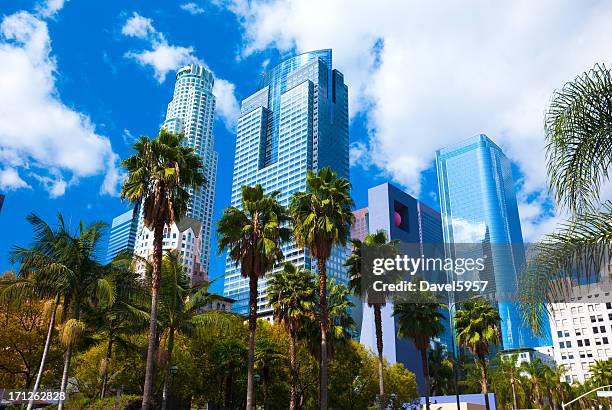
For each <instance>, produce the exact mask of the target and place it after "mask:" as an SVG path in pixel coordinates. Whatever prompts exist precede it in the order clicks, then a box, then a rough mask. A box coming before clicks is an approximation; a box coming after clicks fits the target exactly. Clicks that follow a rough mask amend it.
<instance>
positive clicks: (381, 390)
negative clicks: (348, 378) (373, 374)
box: [374, 304, 385, 410]
mask: <svg viewBox="0 0 612 410" xmlns="http://www.w3.org/2000/svg"><path fill="white" fill-rule="evenodd" d="M374 326H375V328H376V349H378V396H379V399H378V408H379V409H380V410H383V409H384V408H385V369H384V359H383V338H382V337H383V334H382V317H381V311H380V304H375V305H374Z"/></svg>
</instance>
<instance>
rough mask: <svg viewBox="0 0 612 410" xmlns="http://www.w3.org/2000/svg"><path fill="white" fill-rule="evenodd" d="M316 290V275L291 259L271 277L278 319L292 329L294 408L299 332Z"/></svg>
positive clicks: (270, 290)
mask: <svg viewBox="0 0 612 410" xmlns="http://www.w3.org/2000/svg"><path fill="white" fill-rule="evenodd" d="M314 291H315V288H314V276H313V275H312V274H311V273H310V271H308V270H306V269H304V268H296V266H295V265H294V264H292V263H289V262H287V263H285V265H284V267H283V270H281V271H280V272H278V273H276V274H273V275H272V277H271V279H270V280H269V281H268V298H269V300H270V306H272V309H273V310H274V317H275V320H276V321H278V323H280V324H281V325H282V326H283V327H284V328H285V330H287V332H288V333H289V374H290V375H291V379H290V386H291V387H290V401H289V409H290V410H295V408H296V405H297V377H298V375H297V367H296V360H297V359H296V354H297V353H296V348H297V347H296V343H297V333H298V330H299V329H300V325H301V324H302V319H303V318H308V317H311V316H312V313H313V312H312V309H313V296H314Z"/></svg>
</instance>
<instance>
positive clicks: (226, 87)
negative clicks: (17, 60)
mask: <svg viewBox="0 0 612 410" xmlns="http://www.w3.org/2000/svg"><path fill="white" fill-rule="evenodd" d="M235 91H236V86H235V85H234V84H232V83H230V82H229V81H227V80H223V79H221V78H215V85H214V86H213V94H214V95H215V99H216V101H217V105H216V108H215V113H216V115H217V116H219V118H221V120H222V121H223V123H224V124H225V127H226V128H227V129H228V130H229V131H230V132H233V130H234V127H235V126H236V121H237V120H238V117H239V116H240V106H239V104H238V100H237V99H236V94H235Z"/></svg>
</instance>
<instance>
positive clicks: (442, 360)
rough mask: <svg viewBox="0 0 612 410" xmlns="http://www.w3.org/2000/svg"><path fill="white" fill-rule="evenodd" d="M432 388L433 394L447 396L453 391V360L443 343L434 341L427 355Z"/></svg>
mask: <svg viewBox="0 0 612 410" xmlns="http://www.w3.org/2000/svg"><path fill="white" fill-rule="evenodd" d="M427 364H428V369H429V382H430V386H429V387H430V390H431V394H432V395H433V396H445V395H447V394H451V392H452V391H453V390H452V389H453V370H454V369H453V366H454V365H455V364H454V363H453V361H452V360H451V359H450V358H449V356H448V352H447V351H446V348H445V346H444V345H443V344H441V343H437V342H436V343H434V346H433V348H432V349H430V350H429V353H428V356H427Z"/></svg>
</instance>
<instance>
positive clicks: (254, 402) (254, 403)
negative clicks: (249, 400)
mask: <svg viewBox="0 0 612 410" xmlns="http://www.w3.org/2000/svg"><path fill="white" fill-rule="evenodd" d="M253 381H254V382H255V383H257V384H259V382H260V381H261V376H260V375H259V373H255V374H254V375H253ZM253 396H254V397H253V407H254V408H255V409H256V408H257V395H255V394H254V395H253Z"/></svg>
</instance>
